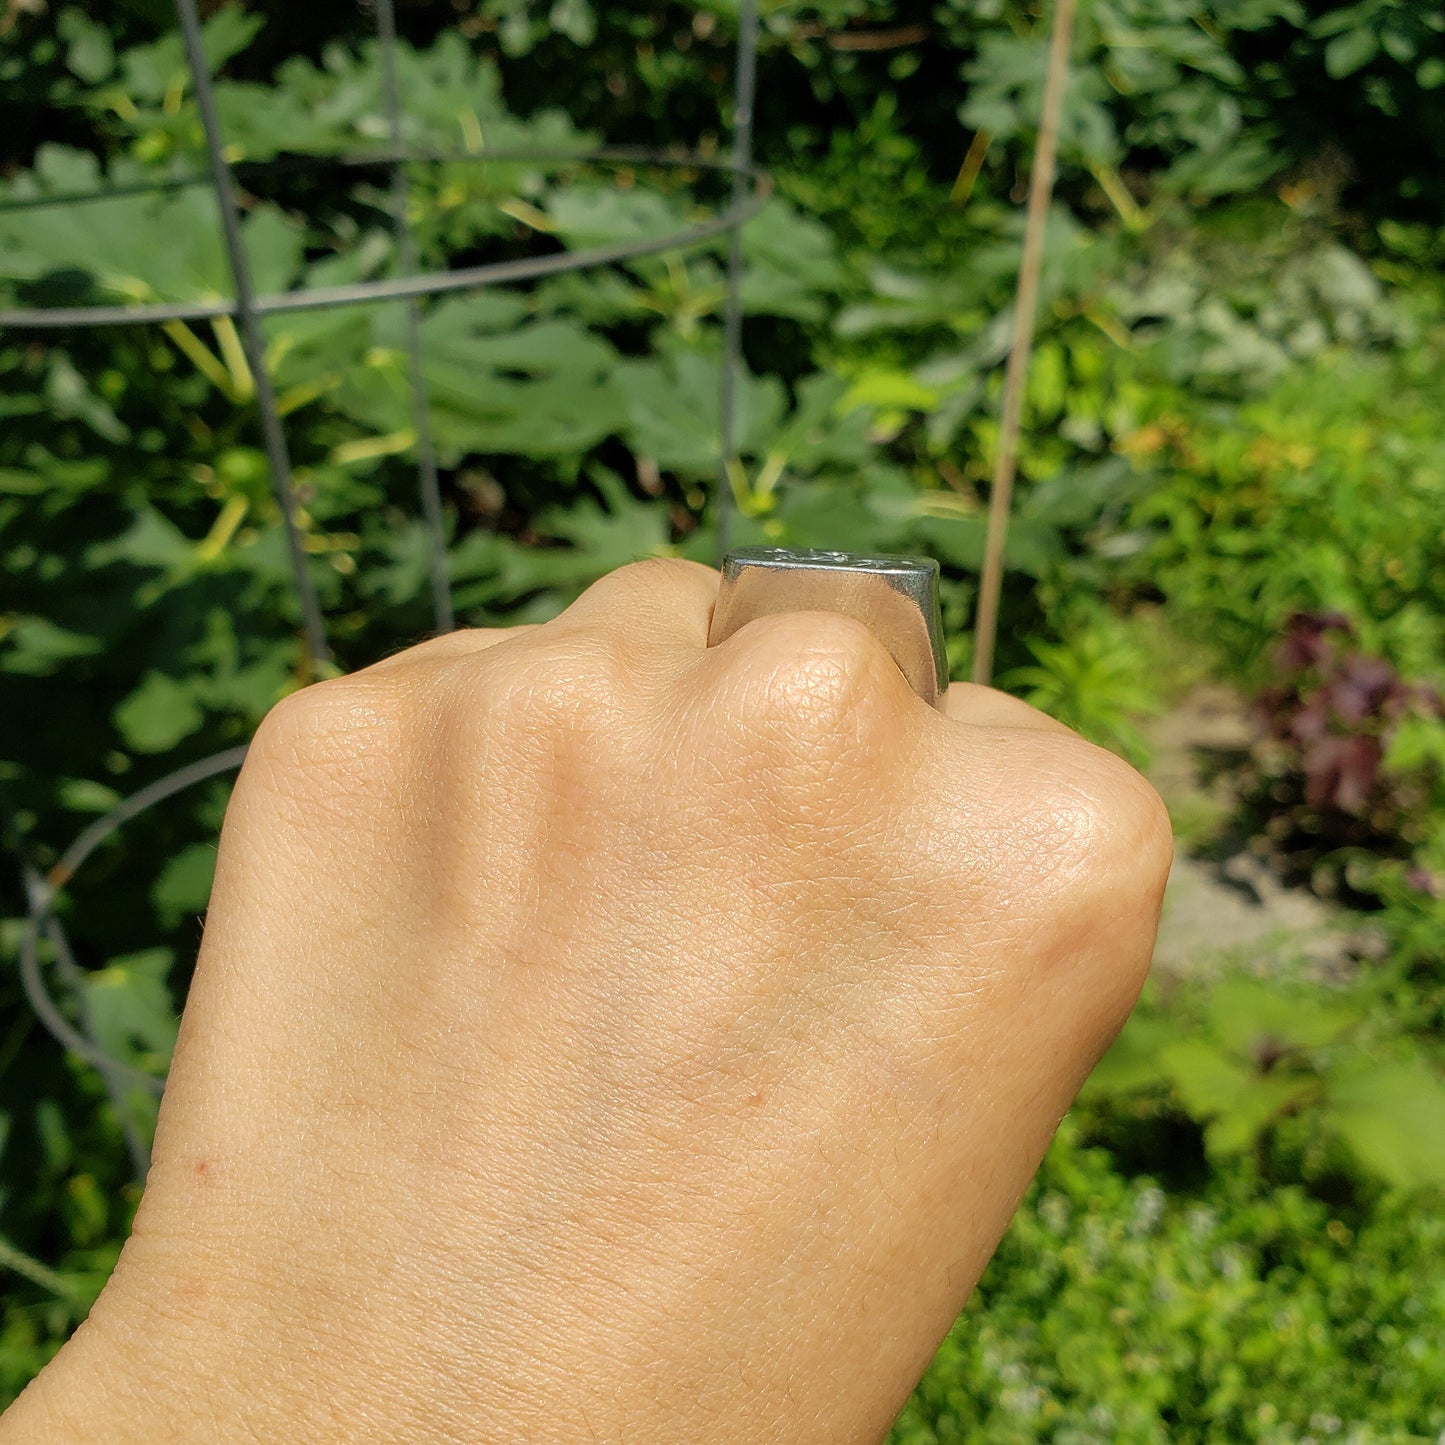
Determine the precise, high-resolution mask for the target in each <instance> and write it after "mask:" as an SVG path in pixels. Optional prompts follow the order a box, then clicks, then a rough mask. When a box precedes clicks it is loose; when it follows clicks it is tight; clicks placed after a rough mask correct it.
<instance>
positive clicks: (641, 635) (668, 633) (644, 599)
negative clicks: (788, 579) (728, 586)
mask: <svg viewBox="0 0 1445 1445" xmlns="http://www.w3.org/2000/svg"><path fill="white" fill-rule="evenodd" d="M719 581H720V574H719V573H718V572H717V571H716V570H714V569H713V568H711V567H705V566H703V565H702V563H700V562H685V561H683V560H682V559H680V558H676V557H650V558H648V559H647V560H646V561H643V562H631V563H629V564H628V565H627V566H625V567H619V568H618V569H617V570H616V571H615V572H609V573H608V574H607V576H605V577H602V578H599V579H598V580H597V581H596V582H594V583H593V584H592V585H591V586H590V587H589V588H588V589H587V590H586V591H585V592H584V593H583V594H582V595H581V596H580V597H579V598H578V599H577V600H576V601H575V602H574V603H573V604H572V605H571V606H570V607H569V608H567V610H566V611H565V612H563V613H562V614H561V616H559V617H557V618H555V619H554V620H553V621H552V622H549V623H547V624H546V625H547V627H548V628H550V629H551V630H552V631H554V632H556V633H562V632H567V631H571V630H573V629H585V630H588V631H595V630H598V629H600V630H601V631H602V632H604V633H607V634H611V635H612V636H613V637H614V638H615V639H616V640H618V641H620V642H621V644H622V646H623V647H624V648H625V649H627V650H633V649H636V648H639V647H646V648H649V649H653V648H657V647H659V646H660V647H662V648H664V649H684V650H687V651H697V650H699V649H701V648H705V647H706V646H707V631H708V626H709V624H710V623H711V621H712V610H713V607H714V605H715V604H716V602H717V592H718V583H719Z"/></svg>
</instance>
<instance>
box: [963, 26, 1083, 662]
mask: <svg viewBox="0 0 1445 1445" xmlns="http://www.w3.org/2000/svg"><path fill="white" fill-rule="evenodd" d="M1074 9H1075V0H1058V4H1057V5H1056V6H1055V8H1054V22H1053V30H1052V32H1051V34H1050V36H1049V59H1048V71H1047V72H1046V74H1045V77H1044V104H1043V114H1042V116H1041V117H1040V119H1039V139H1038V144H1037V145H1036V146H1035V148H1034V166H1033V174H1032V175H1031V176H1030V178H1029V205H1028V216H1027V219H1026V221H1025V223H1024V253H1023V258H1022V260H1021V261H1020V262H1019V285H1018V293H1017V296H1016V298H1015V302H1014V311H1015V317H1014V337H1013V344H1012V346H1011V347H1010V348H1009V354H1008V369H1007V371H1006V372H1005V373H1004V384H1003V408H1002V413H1001V415H1000V418H999V430H998V455H997V457H996V458H995V460H994V469H993V484H992V487H991V488H990V492H989V499H988V534H987V537H986V540H985V542H984V551H983V576H982V577H981V578H980V579H979V585H978V619H977V622H976V624H975V626H974V652H973V680H974V681H975V682H979V683H984V684H987V683H988V682H989V681H990V680H991V679H992V677H993V654H994V645H995V643H996V641H997V639H998V607H999V597H1000V594H1001V593H1002V591H1003V549H1004V541H1005V539H1006V538H1007V536H1008V519H1009V507H1010V505H1011V503H1012V501H1013V485H1014V474H1015V472H1016V470H1017V467H1018V444H1019V418H1020V415H1021V413H1022V411H1023V403H1024V390H1025V387H1026V386H1027V383H1028V372H1029V353H1030V352H1031V350H1032V349H1033V341H1034V318H1035V315H1036V313H1037V311H1038V302H1039V272H1040V271H1041V270H1042V268H1043V261H1044V231H1045V227H1046V226H1047V224H1048V219H1049V202H1050V200H1051V199H1052V198H1053V193H1054V162H1055V160H1056V158H1057V156H1058V147H1059V113H1060V111H1061V110H1062V108H1063V99H1064V85H1065V83H1066V81H1067V79H1068V71H1069V40H1070V38H1071V36H1072V34H1073V29H1074Z"/></svg>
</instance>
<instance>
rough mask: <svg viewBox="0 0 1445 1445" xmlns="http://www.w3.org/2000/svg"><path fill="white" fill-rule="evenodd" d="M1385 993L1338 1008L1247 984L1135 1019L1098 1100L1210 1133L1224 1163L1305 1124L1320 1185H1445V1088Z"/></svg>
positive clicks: (1309, 1161) (1242, 980)
mask: <svg viewBox="0 0 1445 1445" xmlns="http://www.w3.org/2000/svg"><path fill="white" fill-rule="evenodd" d="M1380 1004H1381V995H1380V992H1379V990H1378V989H1377V988H1375V987H1373V986H1368V985H1366V986H1357V987H1356V988H1355V989H1353V990H1351V991H1347V992H1344V993H1341V994H1339V995H1338V996H1331V995H1328V994H1321V993H1320V992H1319V990H1318V989H1317V988H1312V989H1308V990H1306V989H1302V988H1300V987H1299V986H1294V987H1291V986H1289V985H1287V984H1285V983H1282V982H1281V981H1280V980H1278V979H1275V980H1263V979H1255V978H1248V977H1243V976H1235V977H1231V978H1228V979H1226V980H1224V981H1223V982H1221V983H1219V984H1217V985H1216V986H1214V987H1213V988H1212V989H1210V990H1208V991H1206V992H1204V993H1203V995H1202V997H1194V998H1188V997H1177V996H1176V997H1175V998H1174V999H1172V1000H1171V1001H1170V1006H1169V1007H1168V1009H1167V1010H1166V1009H1162V1008H1160V1007H1158V1006H1157V1005H1153V1006H1148V1005H1146V1006H1144V1007H1141V1008H1140V1009H1138V1010H1136V1012H1135V1014H1134V1016H1133V1017H1132V1018H1131V1019H1130V1021H1129V1023H1128V1024H1127V1025H1126V1026H1125V1028H1124V1032H1123V1033H1122V1034H1121V1035H1120V1036H1119V1039H1118V1041H1117V1042H1116V1043H1115V1045H1114V1047H1113V1048H1112V1049H1111V1050H1110V1052H1109V1054H1108V1055H1107V1056H1106V1057H1105V1059H1104V1061H1103V1062H1102V1063H1101V1064H1100V1065H1099V1067H1098V1068H1097V1069H1096V1070H1095V1072H1094V1074H1093V1075H1092V1076H1091V1078H1090V1080H1089V1083H1088V1085H1087V1088H1086V1091H1085V1097H1086V1098H1088V1099H1099V1098H1117V1099H1124V1098H1128V1097H1130V1096H1134V1095H1141V1094H1142V1095H1143V1096H1144V1099H1143V1101H1142V1104H1143V1107H1146V1108H1147V1107H1156V1108H1158V1109H1161V1110H1169V1109H1177V1110H1180V1111H1182V1112H1183V1113H1184V1114H1186V1115H1188V1116H1189V1117H1190V1118H1191V1119H1194V1120H1195V1121H1197V1122H1198V1123H1199V1124H1200V1125H1201V1126H1202V1127H1203V1129H1204V1143H1205V1147H1206V1149H1207V1150H1208V1152H1209V1155H1210V1157H1211V1158H1213V1159H1215V1160H1226V1159H1229V1158H1231V1157H1233V1156H1235V1155H1239V1154H1241V1153H1243V1152H1245V1151H1247V1150H1253V1151H1256V1153H1258V1154H1259V1156H1260V1157H1261V1158H1267V1157H1268V1156H1269V1153H1270V1147H1271V1145H1272V1144H1273V1142H1274V1138H1273V1136H1274V1134H1275V1131H1276V1130H1277V1128H1278V1127H1279V1125H1280V1124H1281V1121H1283V1120H1287V1119H1289V1120H1298V1121H1299V1126H1300V1127H1299V1128H1298V1129H1295V1130H1294V1131H1293V1132H1292V1133H1291V1136H1290V1139H1289V1140H1287V1141H1286V1142H1292V1141H1293V1140H1294V1139H1295V1138H1297V1137H1298V1136H1299V1134H1300V1132H1301V1130H1302V1131H1303V1133H1304V1134H1305V1135H1306V1136H1307V1138H1308V1140H1309V1147H1308V1150H1307V1152H1306V1157H1305V1158H1304V1159H1303V1160H1302V1161H1301V1163H1300V1167H1302V1168H1303V1169H1304V1170H1305V1171H1306V1172H1307V1173H1308V1174H1309V1175H1311V1176H1312V1177H1315V1178H1318V1177H1322V1176H1323V1175H1324V1174H1326V1173H1327V1172H1329V1171H1330V1170H1337V1171H1339V1170H1343V1171H1345V1172H1349V1173H1355V1174H1359V1175H1362V1176H1364V1177H1366V1178H1369V1179H1373V1180H1377V1181H1379V1182H1380V1183H1383V1184H1385V1185H1387V1186H1390V1187H1392V1188H1396V1189H1406V1190H1408V1189H1412V1188H1417V1187H1420V1186H1426V1185H1432V1186H1435V1187H1437V1188H1439V1187H1445V1076H1442V1075H1441V1073H1440V1071H1439V1070H1438V1068H1437V1067H1435V1066H1434V1061H1433V1060H1432V1059H1431V1057H1430V1056H1429V1055H1428V1054H1426V1053H1425V1052H1423V1051H1422V1049H1421V1047H1420V1046H1419V1045H1418V1044H1417V1043H1415V1042H1414V1041H1412V1040H1409V1039H1407V1038H1402V1037H1400V1034H1399V1028H1398V1024H1397V1023H1396V1022H1395V1020H1394V1019H1393V1017H1392V1016H1391V1014H1390V1013H1389V1012H1388V1011H1385V1010H1383V1009H1381V1007H1380Z"/></svg>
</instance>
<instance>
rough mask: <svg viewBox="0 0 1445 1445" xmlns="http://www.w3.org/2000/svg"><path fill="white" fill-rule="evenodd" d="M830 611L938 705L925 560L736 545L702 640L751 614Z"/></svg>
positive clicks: (720, 638) (936, 651) (715, 639)
mask: <svg viewBox="0 0 1445 1445" xmlns="http://www.w3.org/2000/svg"><path fill="white" fill-rule="evenodd" d="M779 612H837V613H840V614H842V615H843V616H844V617H852V618H855V619H856V620H857V621H859V622H861V623H863V624H864V626H866V627H867V628H869V629H870V630H871V631H872V633H873V635H874V636H875V637H876V638H877V639H878V640H879V642H881V643H882V644H883V646H884V647H885V648H887V650H888V653H889V655H890V656H891V657H892V658H893V660H894V662H896V663H897V664H898V667H899V670H900V671H901V672H902V673H903V676H904V677H905V678H907V679H908V682H909V684H910V686H911V687H912V688H913V690H914V691H915V692H916V693H917V694H918V695H919V697H921V698H922V699H923V700H924V702H926V703H928V704H929V705H930V706H932V707H941V706H942V705H943V697H944V694H945V693H946V692H947V691H948V654H947V652H946V651H945V649H944V645H943V617H942V614H941V613H940V612H939V607H938V563H937V562H935V561H934V560H933V558H931V557H879V556H860V555H857V554H855V553H852V552H815V551H811V550H808V549H804V548H794V547H738V548H736V549H735V550H734V551H731V552H729V553H728V554H727V556H726V557H724V558H723V565H722V585H721V587H720V588H719V590H718V599H717V607H716V608H715V609H714V611H713V616H712V626H711V628H709V630H708V638H707V645H708V646H709V647H715V646H717V644H718V643H720V642H725V641H726V640H727V639H728V638H729V637H731V636H732V635H733V633H734V632H736V631H737V630H738V628H740V627H742V626H744V625H745V624H747V623H749V622H751V621H752V620H753V619H754V618H756V617H768V616H772V615H774V614H776V613H779Z"/></svg>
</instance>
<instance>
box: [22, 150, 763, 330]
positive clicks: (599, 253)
mask: <svg viewBox="0 0 1445 1445" xmlns="http://www.w3.org/2000/svg"><path fill="white" fill-rule="evenodd" d="M406 161H451V162H471V163H472V164H481V163H483V162H484V161H521V162H536V163H538V164H546V163H553V164H575V163H577V162H579V161H582V162H591V163H596V164H614V165H648V166H657V167H660V168H668V169H675V170H699V171H722V172H732V173H734V174H737V173H738V172H736V171H735V168H734V166H733V164H732V162H731V161H718V160H716V159H712V158H708V157H703V156H698V155H681V156H679V155H668V154H667V153H666V152H659V151H650V152H649V151H635V150H617V149H610V148H609V149H599V150H594V151H589V152H586V153H584V154H578V153H576V152H565V151H564V152H559V151H550V152H549V151H534V150H520V149H519V150H511V151H504V150H496V151H490V152H488V153H487V155H485V156H476V155H472V154H469V153H465V152H455V153H450V152H442V153H437V152H417V153H406V154H403V155H401V156H395V155H393V156H375V155H368V156H336V157H328V158H326V159H325V161H324V164H326V165H333V166H339V167H343V168H365V167H371V166H378V165H386V164H397V163H399V162H406ZM265 164H267V165H269V164H270V163H269V162H267V163H265ZM287 169H296V168H295V167H293V166H289V165H288V166H287ZM741 175H742V177H743V178H744V179H745V180H746V181H747V182H749V183H750V186H751V189H750V190H749V191H747V192H746V193H745V194H744V195H743V196H742V197H741V198H737V199H734V200H733V201H732V202H731V203H730V204H729V205H728V206H727V207H726V208H725V209H723V210H722V211H719V212H718V214H717V215H715V216H712V217H710V218H709V219H708V220H706V221H701V222H699V223H698V224H697V225H694V226H688V227H685V228H684V229H683V230H680V231H671V232H669V233H667V234H666V235H662V236H648V237H644V238H643V239H641V240H632V241H617V242H613V243H611V244H609V245H603V246H584V247H582V248H580V249H579V250H576V251H563V252H559V253H556V254H554V255H549V256H529V257H525V258H522V259H519V260H516V261H493V262H489V263H488V264H486V265H482V266H465V267H461V268H459V269H458V270H455V271H434V272H429V273H427V274H424V275H420V276H401V277H392V278H388V279H385V280H377V281H356V282H352V283H351V284H349V285H345V286H316V287H310V288H308V289H305V290H300V291H284V292H280V293H277V294H274V295H265V294H262V295H258V296H256V297H255V298H254V300H253V304H252V310H253V312H254V313H255V314H256V315H257V316H278V315H282V314H285V313H288V312H292V311H319V310H324V309H326V308H328V307H333V306H355V305H358V304H364V303H368V302H377V301H404V300H408V299H412V298H416V297H421V296H439V295H443V294H446V293H449V292H453V291H472V290H478V289H480V288H482V287H484V286H497V285H503V284H509V283H512V282H516V281H531V280H535V279H537V278H538V277H541V276H555V275H558V274H560V273H562V272H566V271H582V270H590V269H591V268H593V267H596V266H610V265H616V264H618V263H620V262H623V261H631V260H633V259H635V258H638V257H642V256H655V255H657V254H658V253H659V252H661V251H683V250H687V249H689V248H691V247H693V246H700V245H702V244H704V243H705V242H707V241H712V240H715V239H716V238H717V237H718V236H721V235H725V234H726V233H728V232H729V231H732V230H733V229H735V228H736V227H739V226H744V225H746V224H747V223H748V221H750V220H751V219H752V218H753V217H754V216H755V215H757V213H758V212H759V211H760V210H762V208H763V206H764V205H766V204H767V201H768V199H769V198H770V197H771V195H772V193H773V187H772V181H771V179H770V177H769V176H768V175H767V174H766V173H765V172H763V171H761V170H759V169H757V168H756V167H755V166H751V165H749V166H747V167H744V168H743V169H742V170H741ZM197 179H198V178H196V177H189V178H186V179H185V180H184V181H179V180H172V181H166V182H158V183H157V188H158V189H165V190H171V189H179V188H181V187H182V186H184V185H195V184H196V183H197ZM109 194H110V193H108V192H104V191H91V192H85V193H82V194H81V195H80V196H79V197H78V198H77V197H74V196H72V197H71V198H70V199H69V200H68V201H62V200H60V199H57V200H55V201H53V202H49V204H54V205H60V204H79V203H82V202H84V201H92V200H105V199H108V197H109ZM23 204H24V205H25V206H26V207H27V208H29V207H30V206H31V205H32V201H31V198H30V197H26V198H24V201H23ZM3 210H4V207H3V206H0V212H3ZM239 314H240V312H239V307H238V303H237V302H236V301H234V300H230V299H226V298H222V299H219V300H215V301H176V302H157V303H153V304H149V305H142V306H135V305H116V306H54V307H50V306H34V307H18V308H17V307H11V308H7V309H4V310H0V326H14V327H20V328H25V329H29V330H60V329H65V328H69V327H92V326H134V325H139V324H148V323H155V322H165V321H213V320H215V319H216V318H217V317H220V316H239Z"/></svg>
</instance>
